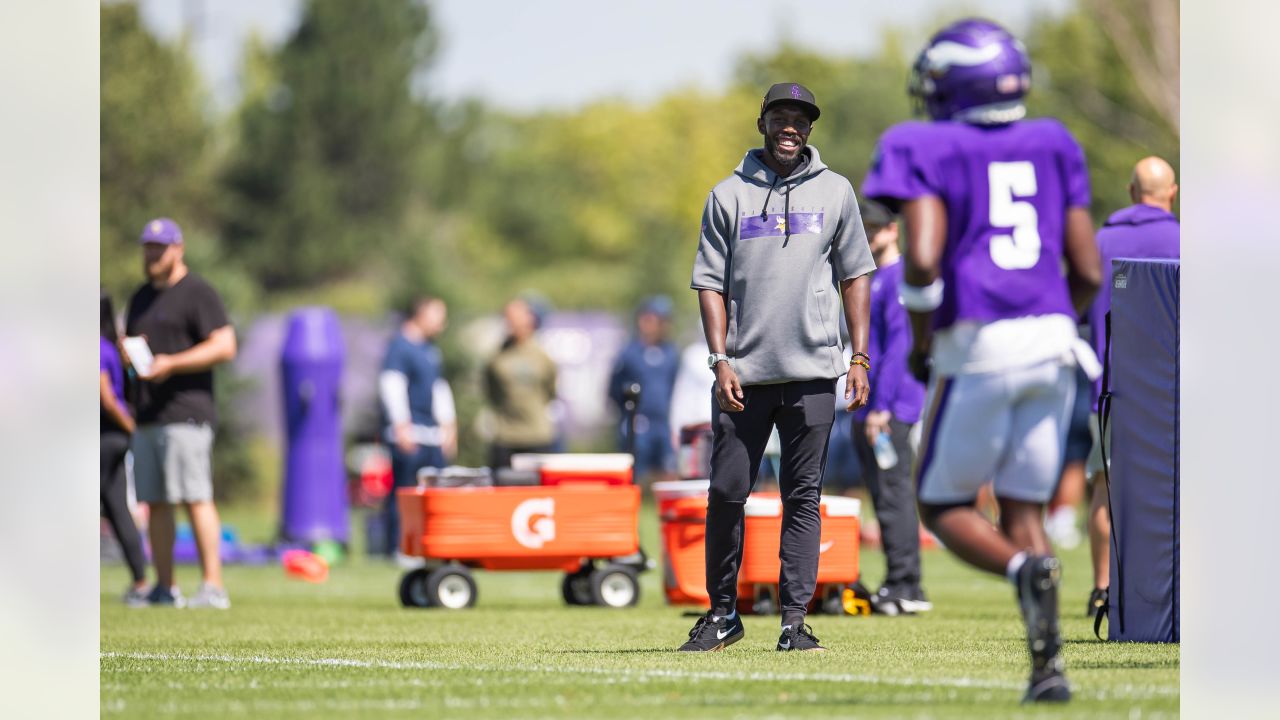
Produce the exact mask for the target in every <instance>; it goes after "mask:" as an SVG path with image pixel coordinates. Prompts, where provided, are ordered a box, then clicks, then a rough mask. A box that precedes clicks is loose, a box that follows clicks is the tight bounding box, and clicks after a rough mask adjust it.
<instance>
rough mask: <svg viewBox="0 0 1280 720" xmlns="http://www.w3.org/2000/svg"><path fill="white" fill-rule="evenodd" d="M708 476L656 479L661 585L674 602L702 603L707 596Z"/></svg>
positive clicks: (668, 599)
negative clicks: (660, 530) (705, 478)
mask: <svg viewBox="0 0 1280 720" xmlns="http://www.w3.org/2000/svg"><path fill="white" fill-rule="evenodd" d="M709 485H710V483H709V482H708V481H707V480H670V481H663V482H655V483H654V484H653V496H654V498H655V499H657V501H658V519H659V522H660V523H661V529H662V565H663V572H662V586H663V591H664V593H665V594H666V597H667V602H668V603H670V604H672V605H702V606H706V605H707V604H709V603H710V598H708V597H707V577H706V576H707V570H706V568H707V560H706V534H707V487H708V486H709Z"/></svg>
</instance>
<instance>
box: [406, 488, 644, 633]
mask: <svg viewBox="0 0 1280 720" xmlns="http://www.w3.org/2000/svg"><path fill="white" fill-rule="evenodd" d="M558 479H560V480H563V479H562V478H558ZM613 482H615V480H614V479H613V477H612V476H610V477H608V478H602V479H601V480H600V481H598V482H591V481H589V479H588V478H586V477H585V476H584V475H579V476H576V477H575V478H574V481H571V482H560V483H559V484H556V485H530V486H520V487H414V488H401V489H400V490H398V491H397V492H396V502H397V504H398V508H399V511H400V525H401V546H400V550H401V552H403V553H404V554H406V555H411V556H415V557H421V558H425V559H426V560H427V564H426V566H425V567H422V568H418V569H415V570H412V571H410V572H408V573H406V574H405V575H404V577H403V578H402V579H401V582H400V602H401V603H402V604H404V605H405V606H409V607H441V608H449V609H460V608H464V607H470V606H472V605H474V604H475V602H476V584H475V580H474V579H473V578H472V575H471V569H472V568H481V569H484V570H558V571H560V572H563V573H565V578H564V581H563V583H562V592H563V596H564V599H565V602H567V603H569V604H571V605H604V606H607V607H628V606H631V605H635V604H636V602H637V601H638V600H639V598H640V584H639V581H638V579H637V576H638V573H639V572H640V571H641V570H643V569H644V564H645V563H644V557H643V554H642V553H640V536H639V511H640V488H638V487H636V486H635V485H630V484H627V485H617V484H612V483H613Z"/></svg>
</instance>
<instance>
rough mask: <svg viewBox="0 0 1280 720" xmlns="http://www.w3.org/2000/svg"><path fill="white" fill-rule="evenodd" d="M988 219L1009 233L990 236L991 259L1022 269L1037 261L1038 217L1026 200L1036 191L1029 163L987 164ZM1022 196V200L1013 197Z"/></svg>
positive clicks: (1032, 206)
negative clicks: (1009, 230)
mask: <svg viewBox="0 0 1280 720" xmlns="http://www.w3.org/2000/svg"><path fill="white" fill-rule="evenodd" d="M987 192H988V194H989V195H990V197H991V206H990V214H989V219H990V221H991V226H992V227H993V228H1000V229H1003V228H1012V229H1013V230H1012V233H1011V234H1007V235H1006V234H1000V233H999V231H997V233H998V234H996V235H992V236H991V261H992V262H994V263H995V264H996V267H999V268H1002V269H1004V270H1025V269H1027V268H1031V267H1035V266H1036V263H1038V262H1040V230H1039V216H1038V215H1036V208H1035V206H1034V205H1032V204H1031V203H1030V202H1028V199H1029V198H1031V197H1032V196H1034V195H1035V194H1036V170H1035V166H1034V165H1032V164H1031V163H1029V162H1026V161H1021V162H993V163H991V164H990V165H988V166H987ZM1017 198H1022V199H1017Z"/></svg>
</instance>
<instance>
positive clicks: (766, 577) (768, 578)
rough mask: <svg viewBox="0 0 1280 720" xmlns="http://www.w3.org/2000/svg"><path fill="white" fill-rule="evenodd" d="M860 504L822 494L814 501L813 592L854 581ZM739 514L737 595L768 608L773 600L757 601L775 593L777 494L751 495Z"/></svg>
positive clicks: (779, 515)
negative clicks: (818, 526)
mask: <svg viewBox="0 0 1280 720" xmlns="http://www.w3.org/2000/svg"><path fill="white" fill-rule="evenodd" d="M861 511H862V504H861V502H860V501H859V500H857V499H856V498H846V497H835V496H826V495H824V496H823V497H822V499H821V501H820V504H819V512H820V514H821V516H822V535H821V539H820V540H819V543H820V544H819V546H818V553H819V555H818V589H817V596H818V597H819V598H826V597H827V596H828V595H831V594H833V593H836V592H838V589H839V588H840V587H842V586H843V585H847V584H849V583H852V582H854V581H856V580H857V579H858V549H859V548H858V523H859V520H858V518H859V516H860V514H861ZM743 514H744V515H745V516H746V523H745V524H746V528H745V530H744V532H743V550H742V567H741V569H740V570H739V572H738V596H739V598H740V599H741V601H742V602H744V603H745V602H754V604H755V609H756V611H757V612H772V611H773V609H776V602H773V603H770V602H765V603H764V604H763V605H761V602H760V601H761V600H762V598H764V597H765V596H771V597H776V595H777V586H778V574H779V572H780V571H781V561H780V560H779V559H778V551H779V544H780V538H781V534H782V498H781V497H780V496H778V495H773V494H770V495H765V494H753V495H752V496H751V497H749V498H747V503H746V507H745V508H744V512H743Z"/></svg>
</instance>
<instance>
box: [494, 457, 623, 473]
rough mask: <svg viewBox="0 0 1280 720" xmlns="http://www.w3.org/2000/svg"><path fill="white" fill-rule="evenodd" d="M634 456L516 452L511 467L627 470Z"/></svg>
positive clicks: (527, 470) (520, 468)
mask: <svg viewBox="0 0 1280 720" xmlns="http://www.w3.org/2000/svg"><path fill="white" fill-rule="evenodd" d="M634 463H635V458H633V457H631V455H629V454H627V453H516V454H515V455H512V456H511V469H512V470H519V471H521V472H532V471H535V470H541V469H543V468H546V469H548V470H599V471H602V472H607V471H616V470H629V469H630V468H631V466H632V464H634Z"/></svg>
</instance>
